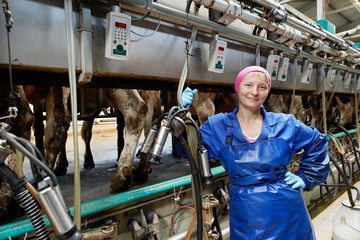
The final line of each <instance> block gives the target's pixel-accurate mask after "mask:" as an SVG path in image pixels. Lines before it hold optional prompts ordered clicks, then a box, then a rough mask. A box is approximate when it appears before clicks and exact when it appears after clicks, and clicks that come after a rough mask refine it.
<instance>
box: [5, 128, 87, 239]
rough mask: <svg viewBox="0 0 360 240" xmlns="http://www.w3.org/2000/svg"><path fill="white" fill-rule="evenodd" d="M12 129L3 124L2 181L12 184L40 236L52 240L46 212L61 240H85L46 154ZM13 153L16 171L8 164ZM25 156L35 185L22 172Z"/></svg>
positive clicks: (36, 232) (37, 234)
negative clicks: (12, 133) (10, 132)
mask: <svg viewBox="0 0 360 240" xmlns="http://www.w3.org/2000/svg"><path fill="white" fill-rule="evenodd" d="M8 129H9V126H8V125H7V124H5V123H0V137H1V139H0V140H1V142H0V145H1V147H0V153H1V154H0V157H1V158H0V179H1V181H3V182H7V183H9V184H10V186H11V188H12V190H13V191H14V192H15V194H16V197H17V199H18V201H19V203H20V206H21V207H22V208H24V210H25V213H26V215H27V217H28V218H29V219H30V221H31V223H32V225H33V227H34V231H35V234H36V236H37V237H38V238H39V239H50V235H49V232H48V230H47V227H46V225H45V222H44V219H43V217H42V215H41V210H43V211H44V212H45V214H46V216H47V218H48V219H49V221H50V224H51V226H52V227H53V230H54V232H55V233H56V236H57V237H58V238H59V239H72V240H77V239H81V238H82V234H81V232H80V231H79V230H78V229H77V227H76V225H75V224H74V222H73V221H72V219H71V216H70V214H69V212H68V211H67V208H66V205H65V202H64V199H63V197H62V194H61V191H60V187H59V184H58V181H57V178H56V176H55V174H54V173H53V172H52V171H51V170H50V169H49V168H48V167H47V166H46V165H45V164H44V162H43V157H42V154H41V153H40V151H39V150H38V149H37V148H36V146H35V145H34V144H33V143H31V142H30V141H28V140H26V139H23V138H20V137H16V136H13V135H11V134H9V133H8ZM11 153H16V169H15V172H13V171H12V170H10V168H9V167H8V166H7V165H5V163H4V162H5V160H6V158H7V157H8V155H9V154H11ZM24 156H26V157H27V158H28V159H29V160H30V163H31V166H32V167H31V170H32V173H33V175H34V179H33V181H34V183H30V182H29V181H28V180H27V178H26V176H24V173H23V171H22V166H23V161H24ZM35 186H36V187H35Z"/></svg>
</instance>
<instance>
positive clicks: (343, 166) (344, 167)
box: [338, 154, 352, 183]
mask: <svg viewBox="0 0 360 240" xmlns="http://www.w3.org/2000/svg"><path fill="white" fill-rule="evenodd" d="M340 162H341V167H342V169H343V172H344V174H345V176H346V177H347V175H346V166H345V160H344V156H343V155H342V154H340ZM347 165H348V167H349V179H348V182H349V183H351V182H352V170H351V165H350V163H349V162H348V163H347ZM338 177H339V179H338V182H339V183H340V175H339V176H338Z"/></svg>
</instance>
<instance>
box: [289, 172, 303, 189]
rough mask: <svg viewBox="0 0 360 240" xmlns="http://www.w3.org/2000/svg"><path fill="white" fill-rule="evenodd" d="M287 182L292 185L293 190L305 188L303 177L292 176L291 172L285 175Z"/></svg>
mask: <svg viewBox="0 0 360 240" xmlns="http://www.w3.org/2000/svg"><path fill="white" fill-rule="evenodd" d="M284 180H285V182H286V184H287V185H292V186H291V187H292V188H299V187H300V188H305V183H304V181H303V180H302V179H301V177H299V176H297V175H295V174H292V173H291V172H287V173H285V179H284Z"/></svg>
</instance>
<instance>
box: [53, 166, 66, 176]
mask: <svg viewBox="0 0 360 240" xmlns="http://www.w3.org/2000/svg"><path fill="white" fill-rule="evenodd" d="M66 172H67V169H66V168H56V169H55V170H54V174H55V175H56V176H64V175H65V174H66Z"/></svg>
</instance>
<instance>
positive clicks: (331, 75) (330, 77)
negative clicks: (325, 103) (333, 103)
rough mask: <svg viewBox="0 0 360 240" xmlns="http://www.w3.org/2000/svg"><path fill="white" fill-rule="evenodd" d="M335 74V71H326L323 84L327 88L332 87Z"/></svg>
mask: <svg viewBox="0 0 360 240" xmlns="http://www.w3.org/2000/svg"><path fill="white" fill-rule="evenodd" d="M335 74H336V70H335V69H330V70H328V72H327V75H326V82H325V83H326V85H327V86H328V87H334V80H335Z"/></svg>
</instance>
